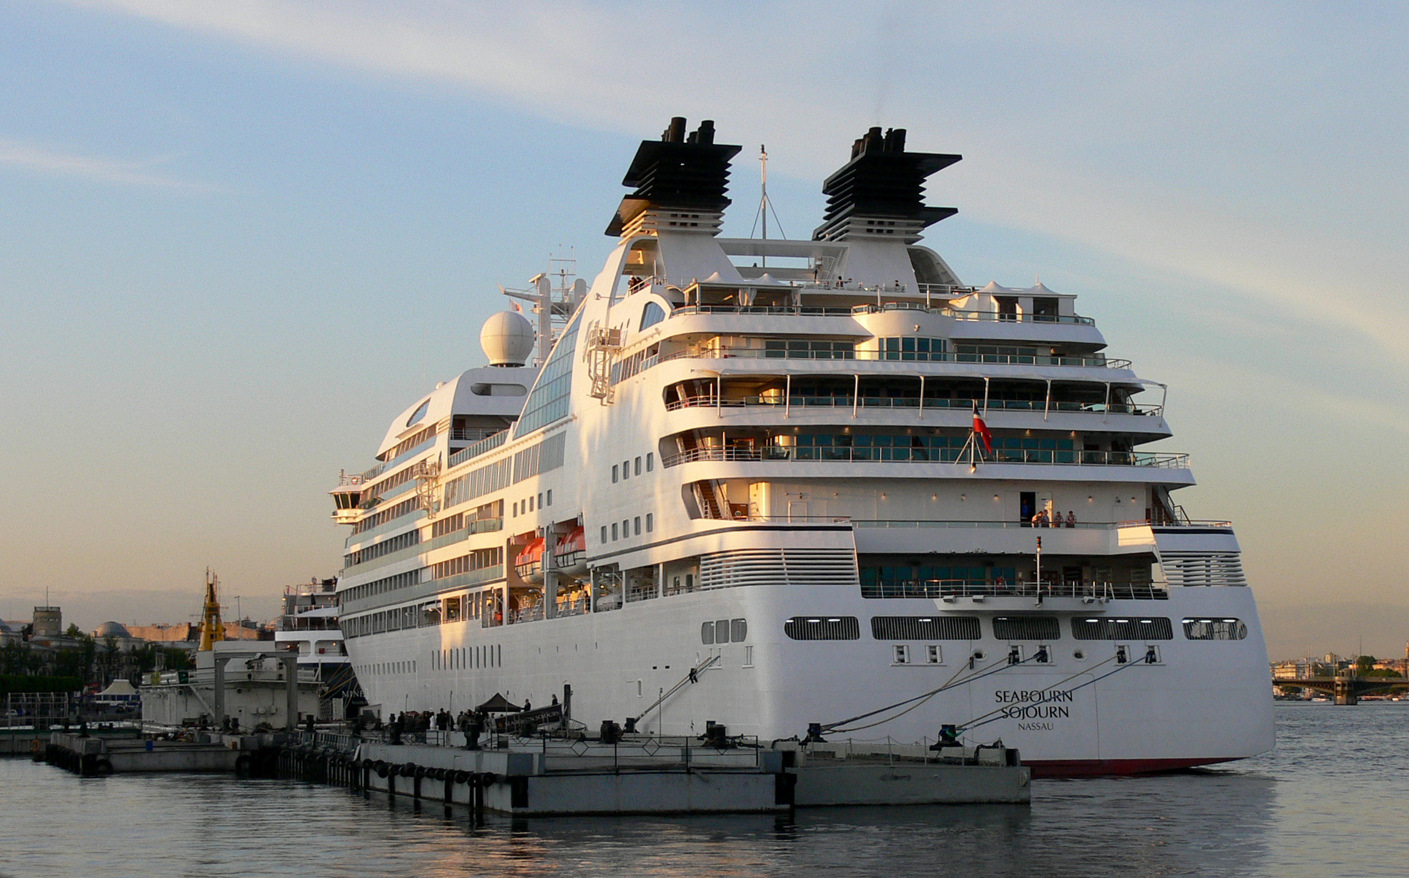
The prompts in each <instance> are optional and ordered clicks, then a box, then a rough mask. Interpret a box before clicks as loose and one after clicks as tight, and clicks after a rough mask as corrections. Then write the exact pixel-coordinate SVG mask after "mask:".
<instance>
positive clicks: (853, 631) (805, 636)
mask: <svg viewBox="0 0 1409 878" xmlns="http://www.w3.org/2000/svg"><path fill="white" fill-rule="evenodd" d="M783 633H784V634H786V635H788V637H790V638H792V639H793V640H860V639H861V623H860V622H858V621H857V619H856V617H855V616H794V617H792V618H791V619H788V620H787V621H786V622H784V623H783Z"/></svg>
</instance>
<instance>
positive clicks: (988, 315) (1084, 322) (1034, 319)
mask: <svg viewBox="0 0 1409 878" xmlns="http://www.w3.org/2000/svg"><path fill="white" fill-rule="evenodd" d="M945 313H946V314H948V315H949V316H950V317H953V318H954V319H955V320H984V321H992V322H996V323H1063V324H1070V325H1075V326H1095V325H1096V320H1095V319H1094V318H1092V317H1081V316H1079V315H1076V314H1004V313H1001V312H998V311H960V310H957V309H955V310H949V311H946V312H945Z"/></svg>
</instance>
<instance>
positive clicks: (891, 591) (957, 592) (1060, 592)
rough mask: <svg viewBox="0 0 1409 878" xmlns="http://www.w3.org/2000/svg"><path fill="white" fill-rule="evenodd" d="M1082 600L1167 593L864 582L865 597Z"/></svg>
mask: <svg viewBox="0 0 1409 878" xmlns="http://www.w3.org/2000/svg"><path fill="white" fill-rule="evenodd" d="M1039 595H1040V596H1042V597H1053V598H1081V599H1083V600H1088V601H1091V602H1095V601H1115V600H1127V601H1128V600H1136V601H1163V600H1168V599H1169V592H1168V590H1166V589H1165V588H1164V586H1163V585H1161V584H1158V583H1152V582H1097V581H1082V580H1063V581H1056V582H1043V583H1041V585H1040V586H1039V585H1038V583H1036V582H1033V581H1031V580H1027V581H1021V582H1014V583H1005V582H998V581H994V582H988V581H985V582H974V581H971V580H965V579H908V580H898V581H891V582H863V583H861V596H862V597H864V598H930V599H934V598H941V599H942V598H964V597H967V598H972V597H1028V598H1033V599H1036V598H1037V597H1038V596H1039Z"/></svg>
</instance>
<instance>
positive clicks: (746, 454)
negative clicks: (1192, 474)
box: [663, 445, 1189, 469]
mask: <svg viewBox="0 0 1409 878" xmlns="http://www.w3.org/2000/svg"><path fill="white" fill-rule="evenodd" d="M968 460H969V457H968V454H967V453H963V450H962V449H960V448H907V447H899V448H896V447H884V446H863V447H859V448H857V447H848V446H792V447H786V446H777V445H770V446H768V447H767V448H708V447H706V448H692V449H690V450H688V451H682V452H680V453H679V454H674V455H671V456H669V457H666V458H664V460H663V463H664V465H665V466H667V467H673V466H680V465H681V464H685V463H695V462H697V461H716V462H744V463H772V462H825V463H830V462H838V463H966V462H968ZM979 462H980V463H984V464H1020V465H1029V466H1033V465H1036V466H1123V467H1154V468H1157V469H1188V468H1189V455H1188V454H1187V453H1184V452H1134V451H1076V450H1074V449H1060V448H1059V449H1051V448H1033V449H999V450H997V451H996V452H995V453H994V455H993V456H992V457H991V458H989V459H987V460H980V461H979Z"/></svg>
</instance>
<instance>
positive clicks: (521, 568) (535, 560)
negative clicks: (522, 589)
mask: <svg viewBox="0 0 1409 878" xmlns="http://www.w3.org/2000/svg"><path fill="white" fill-rule="evenodd" d="M514 572H515V573H517V574H518V575H519V578H520V579H522V580H523V581H524V582H542V581H543V538H542V537H534V538H533V539H531V540H529V541H528V545H526V546H524V547H523V548H522V549H520V550H519V553H518V554H517V555H515V556H514Z"/></svg>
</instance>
